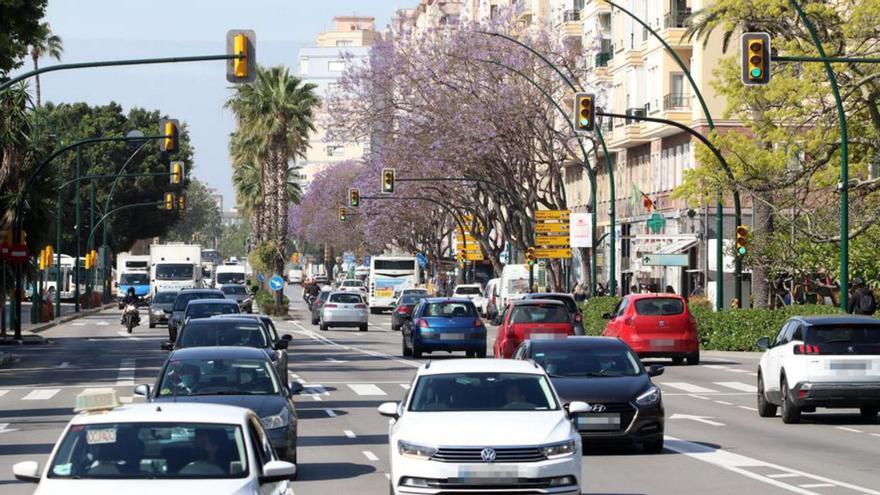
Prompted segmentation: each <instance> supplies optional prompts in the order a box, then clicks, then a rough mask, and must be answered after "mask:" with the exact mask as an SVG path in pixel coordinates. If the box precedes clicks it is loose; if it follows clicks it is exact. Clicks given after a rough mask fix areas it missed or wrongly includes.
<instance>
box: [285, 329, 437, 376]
mask: <svg viewBox="0 0 880 495" xmlns="http://www.w3.org/2000/svg"><path fill="white" fill-rule="evenodd" d="M293 324H294V325H296V326H298V327H299V328H300V329H301V331H300V332H297V333H299V334H300V335H305V336H306V337H309V338H311V339H313V340H316V341H318V342H321V343H324V344H327V345H332V346H335V347H339V348H340V349H346V350H349V351H355V352H360V353H361V354H367V355H369V356H375V357H380V358H383V359H390V360H391V361H395V362H397V363H400V364H405V365H407V366H412V367H413V368H418V367H419V366H421V365H422V363H419V362H416V361H410V360H407V359H400V358H396V357H394V356H391V355H389V354H383V353H381V352H376V351H370V350H367V349H361V348H360V347H354V346H349V345H343V344H340V343H338V342H336V341H333V340H331V339H328V338H327V337H324V336H323V335H318V334H316V333H315V332H313V331H311V330H307V329H306V327H304V326H302V325H301V324H300V323H299V322H293Z"/></svg>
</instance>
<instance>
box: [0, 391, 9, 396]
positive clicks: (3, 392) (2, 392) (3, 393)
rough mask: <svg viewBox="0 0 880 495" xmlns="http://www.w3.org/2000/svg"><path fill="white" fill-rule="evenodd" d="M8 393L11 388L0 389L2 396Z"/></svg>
mask: <svg viewBox="0 0 880 495" xmlns="http://www.w3.org/2000/svg"><path fill="white" fill-rule="evenodd" d="M8 393H9V390H0V397H3V396H4V395H6V394H8Z"/></svg>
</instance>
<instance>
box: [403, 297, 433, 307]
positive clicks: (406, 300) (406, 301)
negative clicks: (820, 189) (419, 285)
mask: <svg viewBox="0 0 880 495" xmlns="http://www.w3.org/2000/svg"><path fill="white" fill-rule="evenodd" d="M427 297H428V296H427V295H426V294H407V295H405V296H403V297H401V298H400V305H401V306H414V305H416V304H418V303H419V301H421V300H422V299H426V298H427Z"/></svg>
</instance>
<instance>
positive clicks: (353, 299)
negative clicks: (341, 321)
mask: <svg viewBox="0 0 880 495" xmlns="http://www.w3.org/2000/svg"><path fill="white" fill-rule="evenodd" d="M330 302H332V303H342V304H359V303H362V302H364V300H363V299H361V296H359V295H357V294H332V295H331V296H330Z"/></svg>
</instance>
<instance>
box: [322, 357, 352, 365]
mask: <svg viewBox="0 0 880 495" xmlns="http://www.w3.org/2000/svg"><path fill="white" fill-rule="evenodd" d="M324 359H326V360H327V362H328V363H330V364H342V363H347V362H348V361H340V360H338V359H333V358H324Z"/></svg>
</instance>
